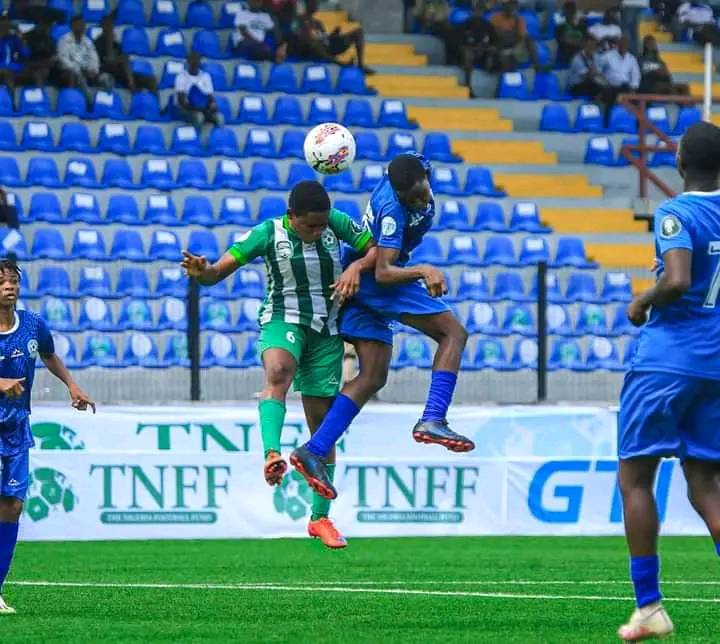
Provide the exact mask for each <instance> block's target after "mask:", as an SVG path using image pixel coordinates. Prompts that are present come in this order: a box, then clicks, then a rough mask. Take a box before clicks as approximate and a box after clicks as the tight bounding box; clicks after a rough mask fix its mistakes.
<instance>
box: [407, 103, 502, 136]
mask: <svg viewBox="0 0 720 644" xmlns="http://www.w3.org/2000/svg"><path fill="white" fill-rule="evenodd" d="M408 115H409V116H410V118H411V119H413V120H415V121H417V123H418V125H420V127H421V128H423V129H426V130H470V131H473V132H512V129H513V122H512V121H511V120H509V119H503V118H500V112H499V110H497V109H495V108H494V107H441V106H437V107H424V106H423V107H418V106H416V105H408Z"/></svg>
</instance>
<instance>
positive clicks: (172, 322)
mask: <svg viewBox="0 0 720 644" xmlns="http://www.w3.org/2000/svg"><path fill="white" fill-rule="evenodd" d="M176 295H177V296H179V297H187V287H186V286H185V285H184V284H183V290H182V292H179V293H176ZM179 297H166V298H165V299H163V301H162V302H161V304H160V318H159V320H158V329H173V330H175V331H185V330H186V329H187V307H186V304H185V302H184V301H183V300H181V299H179Z"/></svg>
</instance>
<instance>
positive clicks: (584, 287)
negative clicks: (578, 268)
mask: <svg viewBox="0 0 720 644" xmlns="http://www.w3.org/2000/svg"><path fill="white" fill-rule="evenodd" d="M565 296H566V297H567V299H568V300H570V301H571V302H598V301H599V299H598V295H597V289H596V287H595V278H594V277H593V276H592V275H589V274H588V273H571V274H570V277H568V282H567V290H566V292H565Z"/></svg>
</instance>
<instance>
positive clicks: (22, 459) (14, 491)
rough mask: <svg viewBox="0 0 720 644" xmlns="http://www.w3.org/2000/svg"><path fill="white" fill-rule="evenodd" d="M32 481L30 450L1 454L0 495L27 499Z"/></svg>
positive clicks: (22, 499)
mask: <svg viewBox="0 0 720 644" xmlns="http://www.w3.org/2000/svg"><path fill="white" fill-rule="evenodd" d="M29 482H30V450H27V449H26V450H24V451H22V452H18V453H17V454H14V455H13V456H0V496H14V497H15V498H16V499H20V500H21V501H24V500H25V495H26V494H27V489H28V485H29Z"/></svg>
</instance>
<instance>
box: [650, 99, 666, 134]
mask: <svg viewBox="0 0 720 644" xmlns="http://www.w3.org/2000/svg"><path fill="white" fill-rule="evenodd" d="M646 116H647V118H648V120H649V121H650V123H652V124H653V125H654V126H655V127H656V128H658V130H660V131H661V132H664V133H665V134H670V132H671V130H672V128H671V127H670V118H669V116H668V111H667V108H666V107H665V106H664V105H652V106H650V107H648V108H647V114H646Z"/></svg>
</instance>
